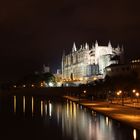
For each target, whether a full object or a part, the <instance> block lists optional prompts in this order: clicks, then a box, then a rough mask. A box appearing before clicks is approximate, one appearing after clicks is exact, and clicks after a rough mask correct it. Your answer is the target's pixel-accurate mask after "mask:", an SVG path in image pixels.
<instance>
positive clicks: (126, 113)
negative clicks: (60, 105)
mask: <svg viewBox="0 0 140 140" xmlns="http://www.w3.org/2000/svg"><path fill="white" fill-rule="evenodd" d="M63 97H64V98H65V99H68V100H71V101H74V102H77V103H79V104H80V105H83V106H85V107H87V108H89V109H92V110H94V111H95V112H99V113H101V114H103V115H106V116H108V117H109V118H111V119H114V120H116V121H119V122H120V123H123V124H125V125H128V126H131V127H133V128H134V129H138V130H140V110H139V109H137V108H132V107H129V106H122V105H118V104H111V103H108V102H105V101H89V100H82V99H80V101H79V99H78V98H76V97H71V96H63Z"/></svg>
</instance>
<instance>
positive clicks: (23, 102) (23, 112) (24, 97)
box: [23, 96, 26, 114]
mask: <svg viewBox="0 0 140 140" xmlns="http://www.w3.org/2000/svg"><path fill="white" fill-rule="evenodd" d="M25 102H26V101H25V96H23V113H24V114H25Z"/></svg>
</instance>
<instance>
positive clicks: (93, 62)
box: [62, 41, 124, 80]
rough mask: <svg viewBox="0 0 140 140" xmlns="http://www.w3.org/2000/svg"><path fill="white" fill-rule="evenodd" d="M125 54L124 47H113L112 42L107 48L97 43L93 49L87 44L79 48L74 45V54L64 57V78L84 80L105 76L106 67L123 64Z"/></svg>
mask: <svg viewBox="0 0 140 140" xmlns="http://www.w3.org/2000/svg"><path fill="white" fill-rule="evenodd" d="M123 54H124V49H123V47H120V46H117V47H113V46H112V45H111V42H110V41H109V43H108V45H107V46H100V45H99V44H98V42H97V41H96V42H95V45H92V46H91V47H90V46H89V45H88V44H87V43H85V44H84V45H81V46H80V47H79V48H78V47H77V46H76V44H75V43H73V47H72V52H70V53H69V54H65V53H63V56H62V78H63V79H64V80H83V79H88V78H89V77H91V76H97V75H103V74H104V69H105V67H107V66H109V65H111V64H120V63H123Z"/></svg>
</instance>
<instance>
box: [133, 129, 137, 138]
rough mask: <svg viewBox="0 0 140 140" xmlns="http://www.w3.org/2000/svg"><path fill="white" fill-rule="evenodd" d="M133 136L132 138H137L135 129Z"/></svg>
mask: <svg viewBox="0 0 140 140" xmlns="http://www.w3.org/2000/svg"><path fill="white" fill-rule="evenodd" d="M133 137H134V140H136V139H137V132H136V129H134V130H133Z"/></svg>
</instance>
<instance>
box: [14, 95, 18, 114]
mask: <svg viewBox="0 0 140 140" xmlns="http://www.w3.org/2000/svg"><path fill="white" fill-rule="evenodd" d="M16 107H17V106H16V96H14V113H16Z"/></svg>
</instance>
